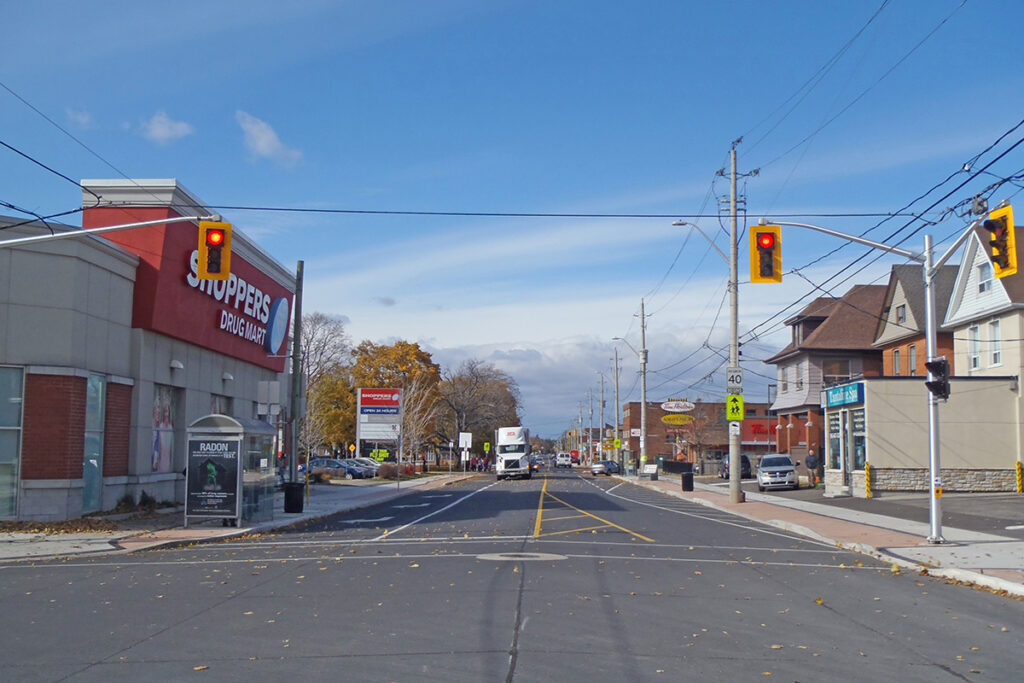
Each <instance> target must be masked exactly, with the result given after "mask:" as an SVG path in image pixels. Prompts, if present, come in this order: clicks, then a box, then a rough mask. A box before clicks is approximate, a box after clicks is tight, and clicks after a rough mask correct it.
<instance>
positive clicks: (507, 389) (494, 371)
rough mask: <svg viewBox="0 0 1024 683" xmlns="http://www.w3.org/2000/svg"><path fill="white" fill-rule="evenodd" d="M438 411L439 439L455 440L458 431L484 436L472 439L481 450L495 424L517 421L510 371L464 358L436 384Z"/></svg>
mask: <svg viewBox="0 0 1024 683" xmlns="http://www.w3.org/2000/svg"><path fill="white" fill-rule="evenodd" d="M439 393H440V400H441V403H442V406H443V408H442V411H441V416H440V421H439V430H438V435H439V436H440V438H441V440H442V441H453V442H456V443H457V442H458V440H459V439H458V436H459V433H460V432H472V433H475V434H477V435H478V437H480V436H483V437H484V438H475V439H473V450H474V451H477V452H478V453H479V454H482V453H483V443H484V441H490V440H491V439H490V436H491V435H492V434H493V433H494V430H496V429H498V428H499V427H506V426H514V425H519V424H521V420H520V417H519V402H520V399H519V386H518V385H517V384H516V382H515V380H514V379H512V377H511V376H510V375H508V374H507V373H505V372H503V371H502V370H499V369H498V368H496V367H494V366H493V365H491V364H489V363H485V362H484V361H481V360H477V359H469V360H466V361H464V362H463V363H462V364H461V365H460V366H459V367H458V369H456V370H454V371H451V370H449V371H446V372H445V373H444V379H443V381H442V382H441V385H440V387H439Z"/></svg>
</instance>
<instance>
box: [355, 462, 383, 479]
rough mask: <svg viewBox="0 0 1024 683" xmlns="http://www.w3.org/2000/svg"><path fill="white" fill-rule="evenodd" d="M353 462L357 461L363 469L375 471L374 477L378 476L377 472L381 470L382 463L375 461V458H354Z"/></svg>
mask: <svg viewBox="0 0 1024 683" xmlns="http://www.w3.org/2000/svg"><path fill="white" fill-rule="evenodd" d="M352 460H355V461H356V462H357V463H359V464H360V465H362V466H363V467H369V468H370V469H371V470H373V473H374V474H373V476H377V471H378V470H379V469H380V462H378V461H376V460H374V459H373V458H352Z"/></svg>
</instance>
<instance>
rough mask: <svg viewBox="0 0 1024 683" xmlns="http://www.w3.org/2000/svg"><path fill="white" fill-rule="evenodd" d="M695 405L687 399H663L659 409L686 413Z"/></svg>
mask: <svg viewBox="0 0 1024 683" xmlns="http://www.w3.org/2000/svg"><path fill="white" fill-rule="evenodd" d="M696 407H697V406H695V405H694V404H692V403H690V402H689V401H665V402H664V403H662V404H661V409H662V410H664V411H665V412H667V413H688V412H690V411H691V410H693V409H694V408H696Z"/></svg>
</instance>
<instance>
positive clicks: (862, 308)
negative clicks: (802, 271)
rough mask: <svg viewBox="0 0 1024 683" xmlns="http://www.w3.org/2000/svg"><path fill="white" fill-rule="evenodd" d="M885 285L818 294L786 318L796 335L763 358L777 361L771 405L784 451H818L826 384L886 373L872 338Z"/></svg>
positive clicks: (802, 454)
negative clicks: (823, 395)
mask: <svg viewBox="0 0 1024 683" xmlns="http://www.w3.org/2000/svg"><path fill="white" fill-rule="evenodd" d="M887 291H888V287H886V286H884V285H854V286H853V287H852V288H851V289H850V290H849V291H848V292H847V293H846V294H844V295H843V296H841V297H839V298H835V297H830V296H824V297H819V298H817V299H815V300H814V301H812V302H811V303H810V304H808V305H807V306H806V307H804V309H803V310H802V311H800V312H799V313H798V314H797V315H795V316H793V317H792V318H790V319H788V320H786V321H785V323H786V325H788V326H789V327H790V329H791V332H792V341H791V342H790V343H789V345H788V346H786V348H784V349H783V350H782V351H780V352H778V353H777V354H775V355H774V356H772V357H771V358H769V359H768V360H766V361H765V363H768V364H772V365H775V366H777V374H778V393H777V394H776V396H775V401H774V402H773V403H772V406H771V409H772V410H773V411H775V412H776V413H777V415H778V423H777V424H778V426H777V429H778V434H777V436H776V440H777V444H778V449H779V452H780V453H787V454H789V455H790V456H792V457H793V458H794V459H795V460H805V459H806V456H807V454H808V453H810V452H812V451H813V452H815V453H818V454H820V453H821V452H822V445H823V443H824V429H823V426H824V413H823V410H822V406H821V391H822V389H823V388H825V387H828V386H830V385H834V384H839V383H841V382H846V381H849V380H850V379H852V378H855V377H877V376H880V375H881V374H882V352H881V351H880V350H879V349H877V348H875V346H874V341H875V332H876V330H877V329H878V321H879V320H880V319H881V318H882V317H883V307H884V302H885V300H886V294H887Z"/></svg>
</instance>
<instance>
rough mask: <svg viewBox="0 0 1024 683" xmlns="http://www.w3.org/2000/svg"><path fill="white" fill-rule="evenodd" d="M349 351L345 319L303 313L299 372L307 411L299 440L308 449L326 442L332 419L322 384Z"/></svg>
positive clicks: (338, 366)
mask: <svg viewBox="0 0 1024 683" xmlns="http://www.w3.org/2000/svg"><path fill="white" fill-rule="evenodd" d="M350 353H351V344H350V343H349V339H348V335H347V334H346V333H345V323H344V321H343V320H342V319H341V318H340V317H338V316H330V315H326V314H324V313H309V314H307V315H304V316H302V374H303V379H304V380H305V384H306V414H305V416H304V417H303V418H302V422H301V426H300V428H299V434H298V435H299V442H300V443H301V445H302V447H303V448H304V449H305V451H306V452H307V453H308V452H309V451H310V450H311V449H314V448H317V447H323V446H325V445H328V443H329V441H330V439H328V434H327V433H326V430H327V427H328V425H329V424H331V422H332V419H331V415H330V414H329V413H330V410H331V404H330V402H329V401H325V400H324V398H325V397H324V393H325V392H324V391H322V390H321V389H322V387H321V384H322V383H323V381H324V379H325V378H326V377H330V376H331V375H332V374H337V372H338V370H339V369H340V368H342V367H343V365H344V364H345V362H346V361H347V360H348V357H349V355H350Z"/></svg>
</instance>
